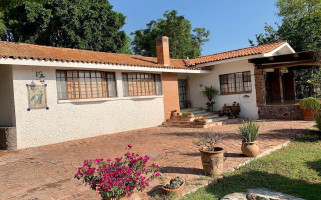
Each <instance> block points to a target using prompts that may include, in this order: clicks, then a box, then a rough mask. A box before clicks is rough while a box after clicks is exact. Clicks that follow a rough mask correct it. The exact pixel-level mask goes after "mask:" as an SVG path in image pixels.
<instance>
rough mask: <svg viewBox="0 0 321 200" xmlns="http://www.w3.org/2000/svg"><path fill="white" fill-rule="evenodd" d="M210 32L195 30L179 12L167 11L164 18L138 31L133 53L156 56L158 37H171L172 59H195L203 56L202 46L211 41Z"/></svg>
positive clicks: (201, 29) (200, 29)
mask: <svg viewBox="0 0 321 200" xmlns="http://www.w3.org/2000/svg"><path fill="white" fill-rule="evenodd" d="M209 34H210V32H209V31H208V30H205V28H194V29H193V30H192V25H191V23H190V21H189V20H187V19H185V17H184V16H179V15H178V13H177V11H175V10H172V11H166V12H165V13H164V18H160V19H157V20H152V21H151V22H150V23H148V24H147V28H146V29H142V30H137V31H135V32H134V33H132V35H134V40H133V42H132V44H133V51H134V53H135V54H139V55H143V56H152V57H155V56H156V45H155V40H156V38H157V37H158V36H167V37H169V45H170V56H171V58H187V57H189V58H194V57H198V56H200V55H201V50H202V45H203V44H204V43H205V42H207V41H209V39H208V36H209Z"/></svg>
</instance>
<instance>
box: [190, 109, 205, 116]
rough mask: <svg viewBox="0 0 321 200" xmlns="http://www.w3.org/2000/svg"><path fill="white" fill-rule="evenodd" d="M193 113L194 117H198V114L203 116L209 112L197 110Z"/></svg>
mask: <svg viewBox="0 0 321 200" xmlns="http://www.w3.org/2000/svg"><path fill="white" fill-rule="evenodd" d="M191 113H193V114H194V115H197V114H201V113H207V110H196V111H193V112H191Z"/></svg>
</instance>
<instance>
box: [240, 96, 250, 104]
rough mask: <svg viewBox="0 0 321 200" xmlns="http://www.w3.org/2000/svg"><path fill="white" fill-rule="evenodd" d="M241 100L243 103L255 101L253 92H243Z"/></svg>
mask: <svg viewBox="0 0 321 200" xmlns="http://www.w3.org/2000/svg"><path fill="white" fill-rule="evenodd" d="M240 101H241V103H249V102H252V101H253V97H252V95H251V94H243V95H240Z"/></svg>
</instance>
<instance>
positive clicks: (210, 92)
mask: <svg viewBox="0 0 321 200" xmlns="http://www.w3.org/2000/svg"><path fill="white" fill-rule="evenodd" d="M219 93H220V92H219V91H218V90H217V89H216V88H214V87H213V86H210V87H207V86H205V89H204V90H203V91H202V94H203V96H204V97H207V99H208V102H207V103H206V106H207V109H208V110H212V109H213V106H214V104H215V101H214V98H215V97H216V96H217V95H218V94H219Z"/></svg>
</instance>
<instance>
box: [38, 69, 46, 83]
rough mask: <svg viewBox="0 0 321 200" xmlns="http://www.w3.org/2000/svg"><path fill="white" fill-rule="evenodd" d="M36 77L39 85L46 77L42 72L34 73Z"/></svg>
mask: <svg viewBox="0 0 321 200" xmlns="http://www.w3.org/2000/svg"><path fill="white" fill-rule="evenodd" d="M36 77H37V78H38V79H39V81H40V83H44V82H45V78H46V76H45V75H43V73H42V71H39V72H36Z"/></svg>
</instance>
